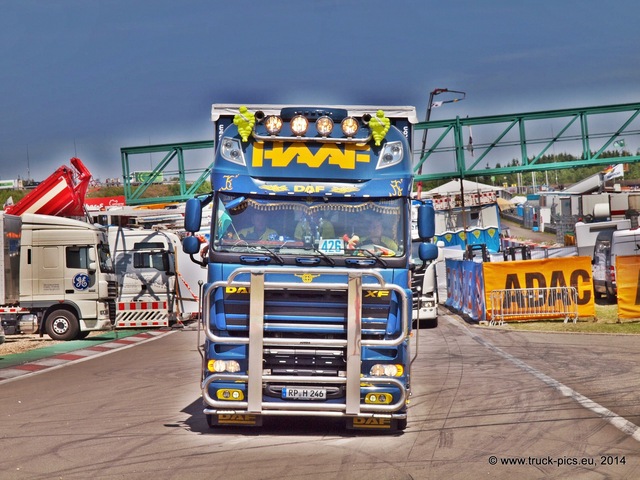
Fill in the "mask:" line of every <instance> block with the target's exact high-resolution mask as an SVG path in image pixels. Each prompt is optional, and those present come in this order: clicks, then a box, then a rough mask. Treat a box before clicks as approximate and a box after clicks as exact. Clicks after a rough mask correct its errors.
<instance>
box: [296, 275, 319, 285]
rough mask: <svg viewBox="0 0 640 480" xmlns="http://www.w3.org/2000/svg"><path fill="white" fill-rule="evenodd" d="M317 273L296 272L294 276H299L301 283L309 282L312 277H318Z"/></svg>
mask: <svg viewBox="0 0 640 480" xmlns="http://www.w3.org/2000/svg"><path fill="white" fill-rule="evenodd" d="M319 276H320V274H318V275H313V274H312V273H296V277H298V278H300V279H301V280H302V282H303V283H311V282H312V281H313V279H314V278H317V277H319Z"/></svg>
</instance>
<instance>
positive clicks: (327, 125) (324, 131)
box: [316, 115, 333, 137]
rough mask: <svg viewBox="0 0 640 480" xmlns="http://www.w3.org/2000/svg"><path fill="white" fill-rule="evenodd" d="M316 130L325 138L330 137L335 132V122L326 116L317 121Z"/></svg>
mask: <svg viewBox="0 0 640 480" xmlns="http://www.w3.org/2000/svg"><path fill="white" fill-rule="evenodd" d="M316 130H317V131H318V133H319V134H320V135H322V136H323V137H326V136H328V135H330V134H331V132H332V131H333V120H331V119H330V118H329V117H327V116H326V115H325V116H324V117H320V118H319V119H318V120H317V121H316Z"/></svg>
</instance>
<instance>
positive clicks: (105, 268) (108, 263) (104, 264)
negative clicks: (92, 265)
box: [98, 243, 115, 273]
mask: <svg viewBox="0 0 640 480" xmlns="http://www.w3.org/2000/svg"><path fill="white" fill-rule="evenodd" d="M98 256H99V257H100V258H99V261H100V270H101V271H102V272H104V273H115V270H114V268H113V260H112V258H111V253H109V245H107V244H106V243H99V244H98Z"/></svg>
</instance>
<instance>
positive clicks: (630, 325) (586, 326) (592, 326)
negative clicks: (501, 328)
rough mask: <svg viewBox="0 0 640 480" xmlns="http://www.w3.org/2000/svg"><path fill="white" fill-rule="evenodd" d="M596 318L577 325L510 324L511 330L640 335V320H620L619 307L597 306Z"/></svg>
mask: <svg viewBox="0 0 640 480" xmlns="http://www.w3.org/2000/svg"><path fill="white" fill-rule="evenodd" d="M595 310H596V315H595V317H589V318H580V319H578V321H577V322H576V323H573V322H569V323H564V321H563V320H541V321H530V322H509V323H508V326H509V328H511V329H513V330H522V331H534V330H535V331H544V332H583V333H584V332H586V333H626V334H640V318H638V319H632V320H627V319H618V305H598V304H596V306H595Z"/></svg>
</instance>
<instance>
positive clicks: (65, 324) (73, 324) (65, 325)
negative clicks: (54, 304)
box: [45, 310, 80, 341]
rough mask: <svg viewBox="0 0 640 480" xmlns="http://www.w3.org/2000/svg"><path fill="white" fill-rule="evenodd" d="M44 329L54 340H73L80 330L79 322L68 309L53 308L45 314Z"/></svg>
mask: <svg viewBox="0 0 640 480" xmlns="http://www.w3.org/2000/svg"><path fill="white" fill-rule="evenodd" d="M45 331H46V332H47V335H49V336H50V337H51V338H52V339H54V340H65V341H66V340H75V339H76V338H77V336H78V333H79V332H80V324H79V323H78V318H77V317H76V316H75V315H74V314H73V313H71V312H70V311H68V310H54V311H53V312H51V313H50V314H49V315H47V319H46V320H45Z"/></svg>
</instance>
